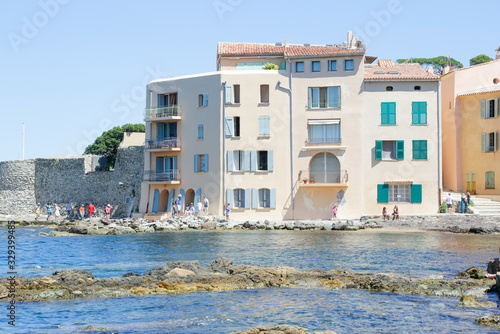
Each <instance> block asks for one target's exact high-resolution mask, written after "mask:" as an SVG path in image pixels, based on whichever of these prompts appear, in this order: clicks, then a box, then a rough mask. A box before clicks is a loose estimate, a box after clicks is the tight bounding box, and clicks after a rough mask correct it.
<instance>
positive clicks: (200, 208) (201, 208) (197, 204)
mask: <svg viewBox="0 0 500 334" xmlns="http://www.w3.org/2000/svg"><path fill="white" fill-rule="evenodd" d="M202 210H203V204H201V200H198V203H196V211H197V214H198V216H199V215H201V212H202Z"/></svg>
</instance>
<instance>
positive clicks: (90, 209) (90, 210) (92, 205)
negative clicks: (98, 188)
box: [87, 202, 95, 218]
mask: <svg viewBox="0 0 500 334" xmlns="http://www.w3.org/2000/svg"><path fill="white" fill-rule="evenodd" d="M87 208H88V210H89V218H92V214H93V213H94V210H95V206H94V204H92V202H90V203H89V205H88V207H87Z"/></svg>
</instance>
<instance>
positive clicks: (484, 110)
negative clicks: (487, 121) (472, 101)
mask: <svg viewBox="0 0 500 334" xmlns="http://www.w3.org/2000/svg"><path fill="white" fill-rule="evenodd" d="M481 118H486V100H481Z"/></svg>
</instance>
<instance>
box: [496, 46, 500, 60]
mask: <svg viewBox="0 0 500 334" xmlns="http://www.w3.org/2000/svg"><path fill="white" fill-rule="evenodd" d="M495 51H496V52H497V55H496V57H495V60H496V59H500V47H499V48H498V49H496V50H495Z"/></svg>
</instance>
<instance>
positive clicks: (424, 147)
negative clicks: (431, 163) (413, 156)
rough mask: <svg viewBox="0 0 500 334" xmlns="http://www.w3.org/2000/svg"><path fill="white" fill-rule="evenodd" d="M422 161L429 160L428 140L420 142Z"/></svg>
mask: <svg viewBox="0 0 500 334" xmlns="http://www.w3.org/2000/svg"><path fill="white" fill-rule="evenodd" d="M420 159H426V160H427V140H421V141H420Z"/></svg>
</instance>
